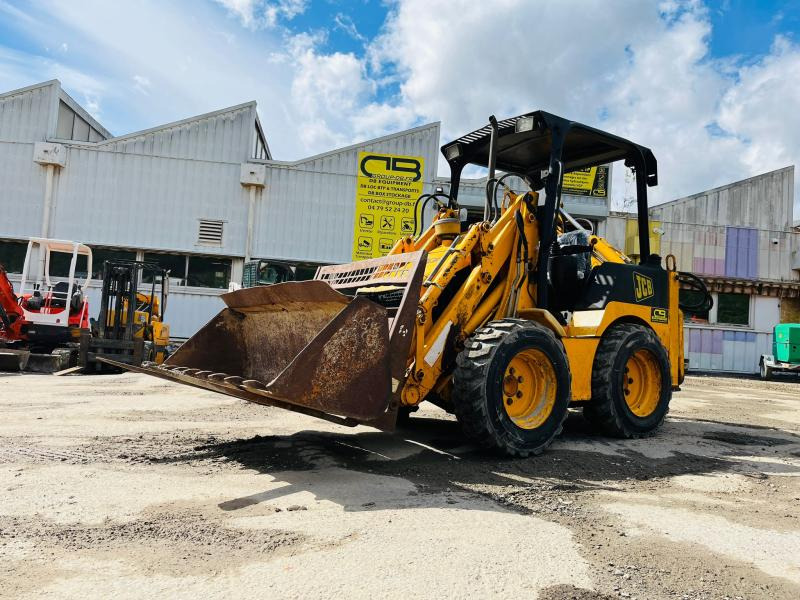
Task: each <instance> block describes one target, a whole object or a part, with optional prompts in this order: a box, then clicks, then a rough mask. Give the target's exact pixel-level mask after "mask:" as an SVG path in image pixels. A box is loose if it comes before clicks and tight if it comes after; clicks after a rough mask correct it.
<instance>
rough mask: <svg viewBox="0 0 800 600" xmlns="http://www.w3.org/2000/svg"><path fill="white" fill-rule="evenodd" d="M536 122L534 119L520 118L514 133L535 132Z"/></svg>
mask: <svg viewBox="0 0 800 600" xmlns="http://www.w3.org/2000/svg"><path fill="white" fill-rule="evenodd" d="M535 123H536V122H535V120H534V118H533V117H520V118H519V119H517V122H516V123H515V124H514V131H515V132H516V133H523V132H525V131H533V126H534V125H535Z"/></svg>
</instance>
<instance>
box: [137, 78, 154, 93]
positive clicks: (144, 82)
mask: <svg viewBox="0 0 800 600" xmlns="http://www.w3.org/2000/svg"><path fill="white" fill-rule="evenodd" d="M152 85H153V84H152V82H151V81H150V80H149V79H148V78H147V77H145V76H144V75H134V76H133V89H135V90H136V91H137V92H140V93H142V94H144V95H145V96H147V95H148V94H149V93H150V88H151V87H152Z"/></svg>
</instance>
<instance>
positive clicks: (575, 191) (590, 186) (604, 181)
mask: <svg viewBox="0 0 800 600" xmlns="http://www.w3.org/2000/svg"><path fill="white" fill-rule="evenodd" d="M561 191H562V193H564V194H569V195H571V196H599V197H601V198H605V197H606V196H607V195H608V167H606V166H602V167H589V168H588V169H577V170H576V171H570V172H569V173H564V182H563V183H562V185H561Z"/></svg>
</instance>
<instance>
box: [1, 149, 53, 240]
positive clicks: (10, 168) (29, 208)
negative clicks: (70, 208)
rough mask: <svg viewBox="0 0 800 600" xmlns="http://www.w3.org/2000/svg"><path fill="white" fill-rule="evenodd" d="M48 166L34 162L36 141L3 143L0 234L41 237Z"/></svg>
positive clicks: (14, 236)
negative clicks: (34, 142) (34, 143)
mask: <svg viewBox="0 0 800 600" xmlns="http://www.w3.org/2000/svg"><path fill="white" fill-rule="evenodd" d="M44 181H45V168H44V167H42V166H40V165H38V164H36V163H35V162H33V144H32V143H30V144H27V143H22V142H0V215H2V216H1V217H0V237H11V238H25V237H30V236H38V235H39V234H40V233H41V226H42V204H43V198H44Z"/></svg>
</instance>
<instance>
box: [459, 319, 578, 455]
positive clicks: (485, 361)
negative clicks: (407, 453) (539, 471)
mask: <svg viewBox="0 0 800 600" xmlns="http://www.w3.org/2000/svg"><path fill="white" fill-rule="evenodd" d="M570 387H571V378H570V371H569V365H568V362H567V356H566V353H565V352H564V347H563V345H562V344H561V342H560V341H559V340H558V338H557V337H556V336H555V334H554V333H553V332H552V331H550V330H549V329H546V328H544V327H542V326H541V325H538V324H536V323H532V322H529V321H524V320H520V319H503V320H501V321H494V322H492V323H489V324H488V325H486V326H485V327H482V328H480V329H478V330H477V331H476V332H475V333H474V334H473V336H472V337H471V338H469V339H468V340H467V342H466V345H465V348H464V350H463V351H462V352H461V353H459V355H458V357H457V359H456V369H455V372H454V374H453V396H454V409H455V413H456V418H457V419H458V421H459V422H460V423H461V426H462V428H463V430H464V433H465V435H466V436H467V437H468V438H470V439H471V440H472V441H474V442H476V443H478V444H480V445H481V446H483V447H484V448H489V449H493V450H496V451H499V452H500V453H502V454H506V455H509V456H520V457H525V456H530V455H532V454H533V455H535V454H540V453H541V452H542V451H543V450H544V449H545V448H547V446H549V445H550V444H551V443H552V441H553V439H554V438H555V437H556V436H557V435H558V434H559V433H560V432H561V428H562V424H563V422H564V419H565V418H566V416H567V407H568V405H569V401H570Z"/></svg>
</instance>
